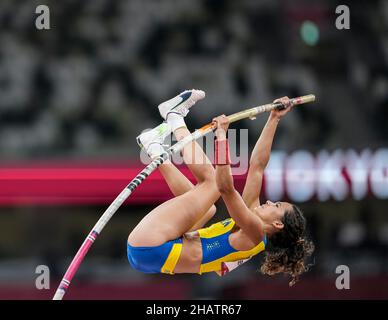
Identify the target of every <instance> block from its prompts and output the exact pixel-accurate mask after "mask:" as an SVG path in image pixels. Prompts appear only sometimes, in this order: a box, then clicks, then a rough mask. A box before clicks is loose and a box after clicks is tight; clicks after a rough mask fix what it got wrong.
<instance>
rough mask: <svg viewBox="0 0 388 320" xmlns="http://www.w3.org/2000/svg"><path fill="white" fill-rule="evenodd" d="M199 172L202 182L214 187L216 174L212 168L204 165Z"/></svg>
mask: <svg viewBox="0 0 388 320" xmlns="http://www.w3.org/2000/svg"><path fill="white" fill-rule="evenodd" d="M201 171H202V172H201V178H202V182H206V183H208V184H214V185H216V172H215V170H214V168H213V167H212V166H209V165H204V166H203V168H201Z"/></svg>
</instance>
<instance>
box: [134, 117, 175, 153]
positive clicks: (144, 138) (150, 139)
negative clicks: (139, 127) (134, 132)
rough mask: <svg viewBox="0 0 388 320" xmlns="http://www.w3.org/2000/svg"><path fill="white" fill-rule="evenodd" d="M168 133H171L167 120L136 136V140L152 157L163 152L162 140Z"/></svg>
mask: <svg viewBox="0 0 388 320" xmlns="http://www.w3.org/2000/svg"><path fill="white" fill-rule="evenodd" d="M169 134H171V126H170V125H169V124H168V123H167V122H162V123H161V124H160V125H158V126H157V127H155V128H153V129H152V130H150V131H147V132H144V133H142V134H140V135H139V136H137V137H136V141H137V144H138V145H139V146H140V147H141V148H143V149H144V150H145V152H147V154H148V156H149V157H150V158H151V159H153V158H155V157H157V156H160V155H161V154H162V153H164V152H165V149H164V145H163V142H164V139H166V137H167V136H168V135H169Z"/></svg>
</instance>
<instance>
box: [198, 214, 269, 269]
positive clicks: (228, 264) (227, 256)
mask: <svg viewBox="0 0 388 320" xmlns="http://www.w3.org/2000/svg"><path fill="white" fill-rule="evenodd" d="M234 226H235V222H234V220H233V219H232V218H229V219H226V220H223V221H220V222H217V223H214V224H212V225H211V226H210V227H208V228H203V229H199V230H197V231H198V233H199V236H200V238H201V243H202V263H201V267H200V272H199V274H202V273H205V272H212V271H214V272H216V273H217V274H218V275H220V276H222V275H224V274H226V273H228V272H230V271H232V270H233V269H235V268H237V267H238V266H240V265H241V264H243V263H244V262H246V261H247V260H249V259H250V258H251V257H253V256H255V255H257V254H258V253H260V252H261V251H263V250H265V246H266V244H267V239H266V237H265V236H264V239H263V241H261V242H260V243H259V244H258V245H257V246H255V247H254V248H252V249H251V250H247V251H238V250H236V249H234V248H233V247H232V246H231V245H230V243H229V235H230V234H231V231H232V229H233V227H234Z"/></svg>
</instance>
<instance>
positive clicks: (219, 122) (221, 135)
mask: <svg viewBox="0 0 388 320" xmlns="http://www.w3.org/2000/svg"><path fill="white" fill-rule="evenodd" d="M212 123H213V125H215V126H216V128H217V129H216V137H217V139H226V132H227V131H228V128H229V124H230V121H229V119H228V117H227V116H225V115H224V114H223V115H221V116H218V117H216V118H214V119H213V122H212Z"/></svg>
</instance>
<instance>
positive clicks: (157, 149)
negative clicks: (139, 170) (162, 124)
mask: <svg viewBox="0 0 388 320" xmlns="http://www.w3.org/2000/svg"><path fill="white" fill-rule="evenodd" d="M164 151H165V150H164V148H163V147H162V146H161V145H160V144H158V143H153V144H151V145H150V146H149V147H148V149H147V154H148V156H149V157H150V158H151V159H152V160H154V159H155V158H156V157H159V156H160V155H161V154H162V153H163V152H164Z"/></svg>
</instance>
